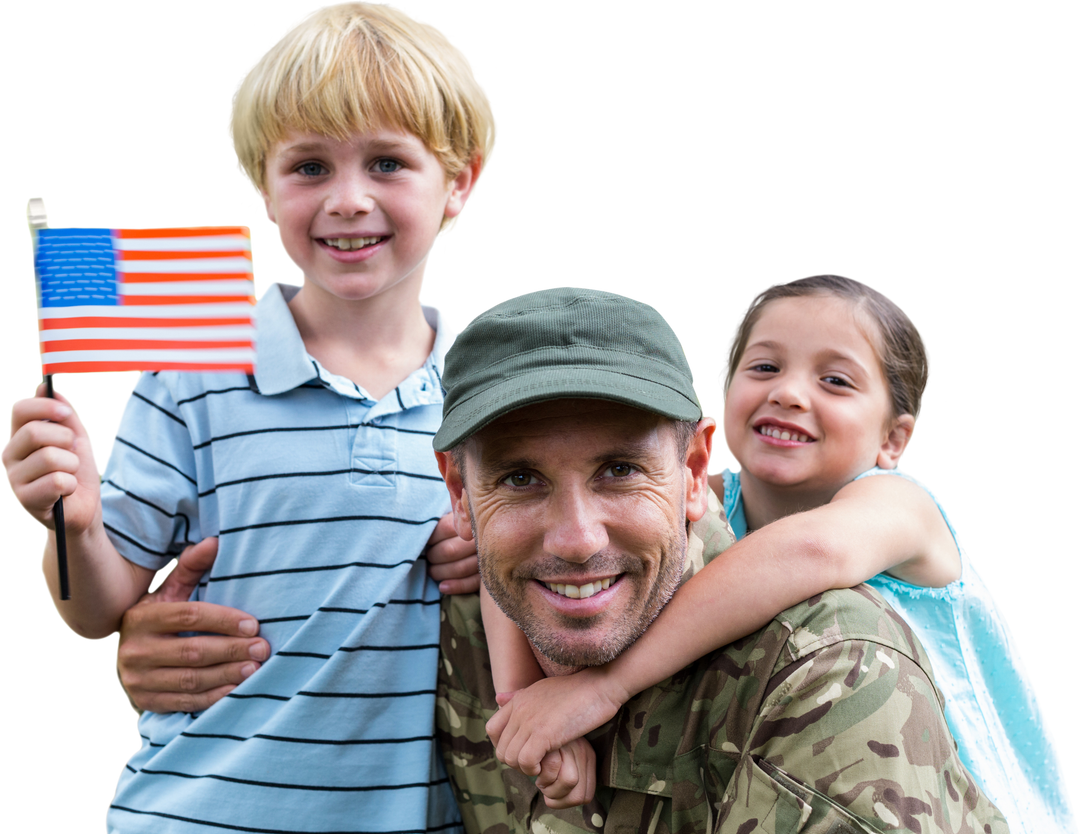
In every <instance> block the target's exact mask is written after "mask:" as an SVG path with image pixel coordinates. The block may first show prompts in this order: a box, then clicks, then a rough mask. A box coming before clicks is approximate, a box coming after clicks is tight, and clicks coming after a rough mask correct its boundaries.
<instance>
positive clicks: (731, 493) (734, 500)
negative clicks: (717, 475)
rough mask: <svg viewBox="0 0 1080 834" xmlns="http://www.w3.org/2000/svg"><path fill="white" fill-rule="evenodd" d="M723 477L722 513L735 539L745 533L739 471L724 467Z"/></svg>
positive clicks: (744, 515) (744, 516)
mask: <svg viewBox="0 0 1080 834" xmlns="http://www.w3.org/2000/svg"><path fill="white" fill-rule="evenodd" d="M723 478H724V515H726V516H727V520H728V524H730V525H731V532H733V533H734V534H735V538H736V539H741V538H742V537H743V536H745V535H746V511H745V510H743V502H742V484H741V483H740V482H739V473H738V472H732V471H731V470H730V469H725V470H724V472H723Z"/></svg>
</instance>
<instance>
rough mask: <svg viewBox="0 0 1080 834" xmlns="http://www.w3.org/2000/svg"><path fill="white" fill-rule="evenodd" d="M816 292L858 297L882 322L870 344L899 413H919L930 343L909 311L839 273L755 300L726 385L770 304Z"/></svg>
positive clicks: (862, 306) (780, 287) (860, 307)
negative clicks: (928, 344) (926, 340)
mask: <svg viewBox="0 0 1080 834" xmlns="http://www.w3.org/2000/svg"><path fill="white" fill-rule="evenodd" d="M810 295H833V296H836V297H837V298H845V299H847V300H849V301H851V302H852V304H853V305H854V306H855V309H857V310H860V311H862V312H863V313H865V314H866V315H867V316H869V317H870V318H871V319H872V320H873V321H874V322H876V324H877V329H878V338H877V339H874V338H871V339H870V343H871V344H872V345H874V347H875V348H876V352H877V354H878V359H879V360H880V361H881V370H882V372H883V373H884V374H885V381H886V382H887V383H888V385H889V392H890V394H891V397H892V405H893V416H894V417H899V416H900V415H901V414H910V415H911V416H912V417H918V416H919V407H920V406H921V405H922V395H923V390H924V389H925V388H926V378H927V375H928V374H929V367H928V365H927V360H926V348H925V347H924V346H923V341H922V337H921V336H919V331H918V330H916V329H915V325H914V324H912V323H911V319H909V318H908V317H907V315H906V314H905V313H904V311H903V310H901V309H900V308H899V307H897V306H896V305H895V304H893V303H892V302H891V301H889V299H887V298H886V297H885V296H883V295H882V294H881V293H879V292H878V291H877V290H874V289H871V288H870V287H868V286H866V285H865V284H860V283H859V282H858V281H852V280H851V279H850V278H842V277H840V276H839V275H815V276H813V277H812V278H801V279H799V280H798V281H792V282H791V283H789V284H777V285H776V286H774V287H769V288H768V289H767V290H765V292H763V293H761V294H760V295H758V297H757V298H755V299H754V300H753V302H752V303H751V304H750V309H749V310H747V311H746V315H745V316H744V317H743V320H742V324H740V325H739V329H738V331H737V332H736V333H735V341H734V342H732V344H731V352H730V353H729V354H728V372H727V380H726V381H725V383H724V389H725V390H727V388H728V387H729V386H730V385H731V380H732V377H734V375H735V369H736V368H737V367H738V365H739V362H740V360H741V359H742V355H743V353H744V352H745V351H746V344H747V342H748V341H749V339H750V331H751V330H753V329H754V325H755V324H757V322H758V319H760V318H761V314H762V311H763V310H764V309H765V305H766V304H768V303H769V302H771V301H775V300H776V299H778V298H803V297H805V296H810ZM868 336H869V334H868Z"/></svg>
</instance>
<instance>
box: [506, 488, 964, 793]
mask: <svg viewBox="0 0 1080 834" xmlns="http://www.w3.org/2000/svg"><path fill="white" fill-rule="evenodd" d="M874 482H876V483H874ZM950 549H951V553H950V552H949V551H950ZM885 570H889V571H890V572H893V573H894V575H896V576H898V578H901V579H905V580H906V581H913V582H914V581H921V582H923V583H927V584H929V583H930V582H935V581H936V583H937V584H947V583H948V582H949V581H952V580H953V579H955V578H957V576H959V554H958V553H957V551H956V546H955V544H954V543H953V540H952V536H951V534H950V533H949V531H948V527H947V525H946V524H945V522H944V520H943V519H942V517H941V513H940V511H939V510H938V509H937V506H936V505H935V504H934V502H933V500H932V499H931V498H930V497H929V496H928V495H927V494H926V492H925V491H923V490H922V489H921V488H920V487H918V486H917V485H916V484H913V483H911V482H910V481H907V480H905V479H903V478H899V477H888V476H882V477H874V478H863V479H861V480H859V481H855V482H854V483H852V484H849V485H848V486H846V487H844V488H843V489H842V490H840V492H838V493H837V494H836V496H835V497H834V499H833V500H832V501H831V502H830V503H829V504H826V505H824V506H822V507H818V508H816V509H813V510H809V511H807V512H804V513H797V514H795V515H791V516H788V517H786V518H782V519H780V520H778V521H775V522H773V523H772V524H769V525H767V526H766V527H763V528H761V529H760V530H757V531H756V532H754V533H753V534H752V535H750V536H747V537H746V538H745V539H743V540H742V541H740V542H737V543H736V544H734V545H732V546H731V547H729V548H728V549H727V550H725V551H724V552H723V553H722V554H720V555H719V556H717V557H716V558H715V559H713V561H712V562H710V563H709V564H708V565H706V566H705V568H704V569H702V570H701V571H699V572H698V573H697V574H696V575H695V576H694V577H692V578H691V579H690V580H689V581H688V582H686V583H685V584H684V585H683V586H682V587H680V588H679V591H678V593H676V594H675V595H674V596H673V597H672V599H671V601H670V602H669V603H668V604H667V606H665V607H664V609H663V611H661V612H660V615H659V617H657V619H656V621H655V622H654V623H653V624H652V625H651V626H650V627H649V629H648V630H647V631H646V632H645V633H644V634H643V635H642V636H641V637H640V638H639V639H638V640H637V642H635V643H634V644H633V645H632V646H631V647H630V648H629V649H627V650H626V651H625V652H624V653H623V654H622V655H620V656H619V657H618V658H616V659H615V660H614V661H612V662H611V663H609V664H607V665H606V666H600V667H594V668H591V669H586V670H584V671H582V672H579V673H577V674H576V675H572V676H570V677H569V678H563V679H554V678H549V679H547V680H544V681H540V682H539V683H537V684H536V685H534V686H532V687H530V688H529V690H527V691H526V692H523V693H518V694H517V695H515V697H514V698H513V699H512V700H511V701H510V703H509V704H507V705H506V706H505V707H503V708H502V709H500V710H499V712H498V713H496V715H495V717H494V718H492V719H491V721H490V722H489V723H488V733H489V734H490V735H491V736H492V739H493V740H495V743H496V752H497V754H498V756H499V759H500V760H502V761H503V762H505V763H506V764H509V765H510V766H512V767H514V768H516V769H518V770H520V771H522V772H523V773H535V772H536V767H537V764H538V762H539V760H540V758H541V757H542V756H543V755H544V754H545V753H546V752H548V751H549V750H553V749H555V748H557V747H559V746H561V745H562V744H565V743H566V742H567V741H568V740H570V739H573V738H578V737H580V736H582V735H584V734H585V733H587V732H589V731H590V730H593V729H595V728H596V727H598V726H600V725H601V724H603V723H604V722H605V721H608V720H610V719H611V718H612V717H613V716H614V714H615V712H617V711H618V709H619V707H620V706H621V705H622V704H624V703H626V701H628V700H629V699H630V698H631V697H632V696H633V695H635V694H637V693H638V692H640V691H642V690H643V689H645V688H647V687H649V686H652V685H654V684H657V683H659V682H660V681H662V680H664V679H665V678H667V677H669V676H671V675H673V674H674V673H675V672H677V671H679V670H680V669H683V668H684V667H685V666H687V665H689V664H690V663H691V662H693V661H694V660H696V659H698V658H699V657H702V656H704V655H706V654H708V653H709V652H711V651H713V650H715V649H718V648H720V647H721V646H725V645H727V644H728V643H730V642H732V641H734V640H737V639H739V638H741V637H745V636H746V635H748V634H752V633H753V632H755V631H757V630H758V629H759V628H761V627H763V626H764V625H765V624H766V623H768V622H769V621H770V620H771V619H772V618H773V617H775V616H776V615H777V614H779V613H780V612H781V611H783V610H785V609H787V608H790V607H791V606H793V605H796V604H798V603H800V602H802V601H804V600H806V599H809V598H810V597H812V596H814V595H816V594H819V593H822V592H824V591H827V590H830V589H833V588H845V587H850V586H853V585H857V584H859V583H860V582H863V581H865V580H867V579H869V578H870V577H872V576H874V575H875V574H878V573H881V572H882V571H885Z"/></svg>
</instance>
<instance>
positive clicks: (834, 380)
mask: <svg viewBox="0 0 1080 834" xmlns="http://www.w3.org/2000/svg"><path fill="white" fill-rule="evenodd" d="M822 382H827V383H828V384H829V385H835V386H836V387H838V388H850V387H851V384H850V383H849V382H848V381H847V380H846V379H844V378H843V377H840V376H826V377H822Z"/></svg>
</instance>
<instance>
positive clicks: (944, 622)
mask: <svg viewBox="0 0 1080 834" xmlns="http://www.w3.org/2000/svg"><path fill="white" fill-rule="evenodd" d="M872 475H896V476H898V477H902V478H906V479H907V480H909V481H912V483H918V482H917V481H915V480H914V479H912V478H909V477H908V476H907V475H903V474H902V473H900V472H896V471H895V470H886V469H871V470H869V471H867V472H864V473H863V474H862V475H860V476H859V478H865V477H868V476H872ZM856 480H858V478H856ZM919 486H920V487H922V485H921V484H919ZM922 488H923V489H924V490H925V489H926V487H922ZM926 492H927V495H930V497H931V498H934V496H933V494H931V493H930V491H929V490H926ZM934 503H935V504H937V499H936V498H934ZM938 509H939V510H940V509H941V505H940V504H938ZM724 511H725V512H726V513H727V516H728V521H729V522H730V523H731V527H732V530H733V532H734V533H735V536H736V538H740V539H741V538H742V537H743V536H745V535H746V532H747V529H746V513H745V510H744V508H743V501H742V486H741V484H740V481H739V473H737V472H730V471H725V472H724ZM941 515H942V517H943V518H944V519H945V523H946V524H948V525H949V531H950V532H951V533H952V534H953V540H954V541H956V531H955V530H953V527H952V524H951V523H950V522H949V518H948V516H946V515H945V511H944V510H941ZM956 546H957V549H958V550H959V551H960V564H961V574H960V579H958V580H956V581H955V582H953V583H951V584H949V585H947V586H945V587H944V588H923V587H921V586H918V585H911V584H909V583H907V582H901V581H900V580H898V579H894V578H893V577H891V576H887V575H886V574H883V573H880V574H878V575H877V576H875V577H873V578H872V579H870V580H869V581H868V582H867V583H866V584H868V585H870V586H871V587H873V588H874V589H875V590H877V591H878V592H879V593H880V594H881V595H882V596H883V597H885V599H886V600H888V601H889V604H890V605H892V607H893V608H895V609H896V610H897V611H899V612H900V614H901V615H902V616H903V617H904V619H905V620H907V621H908V623H909V624H910V625H911V627H912V630H913V631H914V632H915V634H916V636H918V638H919V641H920V642H921V643H922V644H923V647H924V648H925V649H926V653H927V654H928V655H929V656H930V661H931V663H932V665H933V671H934V681H935V683H936V684H937V686H938V688H939V689H940V691H941V692H942V694H943V695H944V697H945V719H946V721H948V724H949V729H950V730H951V731H952V734H953V736H954V737H955V738H956V741H957V745H958V747H959V752H960V759H961V761H963V763H964V765H965V766H966V767H967V769H968V770H969V771H970V772H971V774H972V775H973V776H974V777H975V779H976V781H978V783H979V785H981V786H982V789H983V792H984V793H985V794H986V795H987V796H988V797H990V799H991V800H992V801H993V802H994V804H995V805H997V806H998V808H999V809H1000V810H1001V812H1002V814H1004V815H1005V819H1007V820H1008V821H1009V826H1010V828H1011V829H1012V831H1014V832H1027V834H1049V832H1066V831H1074V830H1075V829H1074V827H1073V821H1072V815H1071V813H1070V811H1069V808H1068V805H1067V803H1066V798H1065V794H1064V792H1063V790H1062V784H1061V777H1060V775H1059V773H1058V768H1057V757H1056V756H1055V755H1054V750H1053V747H1052V746H1051V744H1050V740H1049V739H1048V738H1047V736H1046V731H1045V729H1044V727H1043V722H1042V717H1041V716H1040V714H1039V709H1038V705H1037V704H1036V702H1035V694H1034V692H1032V690H1031V686H1030V684H1029V683H1028V681H1027V678H1026V676H1025V675H1024V672H1023V669H1022V667H1021V664H1020V662H1019V658H1018V657H1017V656H1016V654H1015V652H1014V651H1013V649H1012V646H1011V645H1010V641H1009V635H1008V631H1007V630H1006V628H1005V623H1004V621H1003V620H1002V618H1001V615H1000V614H999V613H998V610H997V607H996V606H995V605H994V602H993V600H992V599H991V598H990V594H989V592H988V591H987V590H986V586H985V585H983V582H982V580H981V579H980V578H979V575H978V574H977V573H975V570H974V569H973V568H972V567H971V564H970V563H969V562H968V558H967V554H966V553H965V552H964V549H963V548H962V547H961V546H960V543H959V542H957V545H956Z"/></svg>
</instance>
